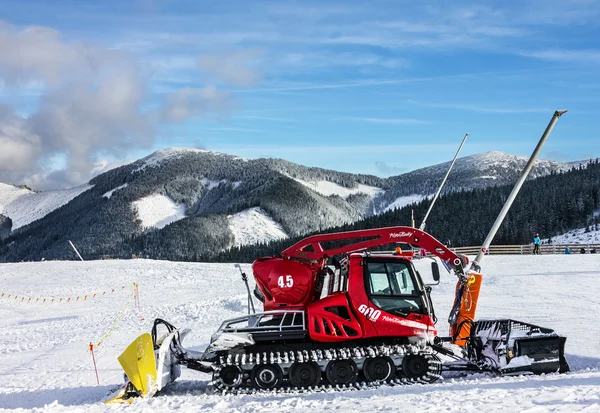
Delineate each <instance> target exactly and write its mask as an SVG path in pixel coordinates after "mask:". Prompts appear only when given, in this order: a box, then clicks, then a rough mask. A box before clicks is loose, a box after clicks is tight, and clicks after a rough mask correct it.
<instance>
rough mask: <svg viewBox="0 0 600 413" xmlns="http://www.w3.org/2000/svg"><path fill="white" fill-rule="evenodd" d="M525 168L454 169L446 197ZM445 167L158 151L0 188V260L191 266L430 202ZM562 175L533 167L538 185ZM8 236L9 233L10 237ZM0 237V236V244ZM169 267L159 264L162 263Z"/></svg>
mask: <svg viewBox="0 0 600 413" xmlns="http://www.w3.org/2000/svg"><path fill="white" fill-rule="evenodd" d="M526 161H527V159H526V158H524V157H517V156H513V155H507V154H503V153H500V152H489V153H486V154H480V155H474V156H469V157H465V158H461V159H459V160H458V161H457V162H456V165H455V167H454V170H453V172H452V174H451V176H450V179H449V181H448V183H447V188H446V190H447V191H452V190H459V189H472V188H480V187H485V186H489V185H495V184H504V183H509V182H511V181H514V180H515V179H516V177H517V176H518V175H519V173H520V171H521V169H522V168H523V166H524V164H525V162H526ZM448 166H449V163H444V164H440V165H434V166H431V167H428V168H423V169H419V170H417V171H413V172H410V173H407V174H403V175H399V176H394V177H390V178H378V177H376V176H370V175H358V174H350V173H343V172H337V171H332V170H326V169H322V168H309V167H305V166H302V165H297V164H294V163H292V162H288V161H285V160H281V159H243V158H239V157H236V156H231V155H227V154H223V153H217V152H210V151H205V150H199V149H187V148H183V149H176V148H172V149H165V150H160V151H157V152H155V153H153V154H151V155H149V156H147V157H145V158H142V159H140V160H138V161H136V162H133V163H131V164H128V165H124V166H121V167H119V168H116V169H113V170H111V171H108V172H106V173H104V174H102V175H99V176H97V177H95V178H94V179H92V180H91V181H90V182H89V183H88V184H85V185H82V186H79V187H77V188H71V189H65V190H57V191H48V192H39V193H35V192H32V191H29V190H27V189H23V188H17V187H14V186H10V185H5V184H0V214H1V215H3V216H5V217H8V218H9V219H10V220H7V219H6V218H4V219H3V221H0V237H1V236H4V237H6V235H7V234H9V233H10V238H8V239H6V242H5V243H4V244H5V245H2V244H0V260H11V261H13V260H15V261H21V260H29V259H34V260H37V259H41V258H46V259H50V258H63V259H64V258H75V257H74V256H73V255H72V252H71V251H70V249H69V248H68V245H67V240H72V241H73V242H75V244H76V245H77V246H78V247H79V249H80V251H81V252H82V254H83V255H84V256H86V257H89V258H98V257H102V256H111V257H115V256H116V257H128V256H131V255H132V254H135V255H142V256H151V257H157V258H160V257H170V258H173V257H181V258H186V259H189V258H190V257H198V256H206V255H207V254H208V255H210V254H211V253H215V254H216V253H218V252H220V251H222V250H224V249H228V248H230V247H233V246H240V245H246V244H253V243H260V242H267V241H269V240H273V239H278V238H282V237H287V236H297V235H302V234H305V233H309V232H313V231H319V230H323V229H326V228H330V227H333V226H338V225H342V224H346V223H352V222H355V221H357V220H360V219H363V218H365V217H369V216H370V215H373V214H379V213H382V212H385V211H387V210H390V209H395V208H400V207H402V206H404V205H407V204H410V203H413V202H417V201H420V200H422V199H423V198H424V197H426V196H429V195H431V194H433V193H434V192H435V190H436V189H437V186H438V185H439V183H440V182H441V179H442V178H443V176H444V174H445V173H446V170H447V168H448ZM569 167H570V164H566V163H560V162H551V161H539V162H538V163H537V164H536V166H535V168H534V171H533V173H532V175H533V176H534V177H535V176H542V175H546V174H549V173H551V172H553V171H563V170H566V169H568V168H569ZM11 224H12V225H11ZM2 234H3V235H2ZM166 252H168V255H162V254H166Z"/></svg>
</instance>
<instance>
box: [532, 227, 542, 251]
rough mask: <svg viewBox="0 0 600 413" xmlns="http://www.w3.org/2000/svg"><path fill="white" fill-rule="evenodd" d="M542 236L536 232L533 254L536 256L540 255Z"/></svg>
mask: <svg viewBox="0 0 600 413" xmlns="http://www.w3.org/2000/svg"><path fill="white" fill-rule="evenodd" d="M540 242H541V240H540V234H538V233H537V232H536V234H535V237H533V253H534V254H538V255H539V253H540Z"/></svg>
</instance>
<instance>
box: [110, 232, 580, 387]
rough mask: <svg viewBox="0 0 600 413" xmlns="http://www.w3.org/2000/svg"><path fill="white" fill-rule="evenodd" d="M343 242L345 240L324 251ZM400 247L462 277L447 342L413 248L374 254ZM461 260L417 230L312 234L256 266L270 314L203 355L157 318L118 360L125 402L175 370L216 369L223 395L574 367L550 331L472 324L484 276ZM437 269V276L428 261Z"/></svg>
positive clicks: (218, 337)
mask: <svg viewBox="0 0 600 413" xmlns="http://www.w3.org/2000/svg"><path fill="white" fill-rule="evenodd" d="M337 242H345V243H346V244H345V245H343V246H333V247H330V248H328V247H326V246H325V245H324V244H326V243H337ZM397 243H400V244H402V245H404V246H405V247H406V246H412V247H416V248H419V249H424V250H425V251H427V252H428V253H429V254H431V255H433V256H436V257H438V258H439V259H440V260H442V262H443V263H444V264H445V266H446V267H447V268H450V269H451V271H453V272H454V273H455V274H456V275H457V276H458V283H457V289H456V299H455V306H454V307H455V309H456V312H455V315H451V320H449V321H450V334H451V335H450V336H448V337H440V336H439V335H438V332H437V330H436V328H435V322H436V316H435V312H434V308H433V304H432V301H431V297H430V292H431V286H429V285H426V284H425V283H424V281H423V279H422V278H421V275H420V273H419V271H417V270H416V268H415V265H414V262H413V260H414V259H415V257H414V252H413V250H412V249H407V250H405V251H402V250H400V249H399V248H397V249H396V250H395V251H393V252H376V251H370V250H369V249H370V248H373V247H375V246H380V245H387V244H397ZM466 264H467V259H466V257H464V256H460V255H458V254H456V253H454V252H452V251H451V250H449V249H448V248H446V247H445V246H444V245H443V244H441V243H440V242H439V241H437V240H436V239H435V238H433V237H432V236H431V235H429V234H427V233H426V232H423V231H420V230H418V229H416V228H412V227H390V228H379V229H370V230H363V231H352V232H340V233H333V234H322V235H315V236H312V237H309V238H306V239H304V240H302V241H300V242H298V243H296V244H295V245H293V246H291V247H290V248H288V249H286V250H285V251H283V252H282V253H281V256H278V257H267V258H259V259H257V260H256V261H255V262H254V263H253V264H252V269H253V272H254V278H255V281H256V289H255V291H254V294H255V296H256V297H257V298H259V300H260V301H262V302H263V306H264V311H263V312H258V313H254V312H250V314H248V315H246V316H243V317H238V318H234V319H230V320H226V321H224V322H223V324H222V325H221V327H220V328H219V329H218V331H217V332H216V333H215V334H214V335H213V337H212V339H211V343H210V344H209V346H208V348H207V349H206V350H205V351H204V352H203V353H196V352H193V351H189V350H186V349H185V348H184V347H183V346H182V340H183V337H184V336H185V334H186V333H187V330H184V331H180V330H178V329H176V328H175V327H173V326H172V325H171V324H169V323H168V322H166V321H164V320H160V319H157V320H155V323H154V327H153V329H152V334H151V335H148V334H145V335H143V336H140V338H138V340H136V341H134V342H133V343H132V345H131V346H130V348H129V349H128V350H126V352H125V353H123V355H122V356H121V357H120V359H119V361H121V364H122V365H123V367H124V369H125V371H126V373H127V376H128V377H129V383H128V385H127V387H126V389H125V391H124V392H122V394H121V395H120V396H119V397H120V399H126V398H128V397H130V396H132V395H144V396H149V395H152V394H154V393H155V392H156V391H158V390H160V389H162V388H164V387H165V386H166V385H168V384H169V383H171V382H172V381H174V380H175V379H176V378H177V377H178V376H179V366H180V365H184V366H186V367H188V368H191V369H194V370H198V371H202V372H205V373H210V374H212V375H213V380H212V383H213V385H214V386H215V387H216V388H218V389H221V390H226V391H235V390H237V389H244V390H245V391H251V389H278V388H282V387H283V388H286V387H291V388H302V387H310V388H315V387H318V386H322V385H332V386H347V385H358V384H360V385H363V383H378V382H386V381H395V382H398V381H399V382H406V383H411V382H421V383H428V382H433V381H435V380H437V379H438V378H439V377H440V376H441V374H442V371H443V370H472V371H497V372H501V373H515V372H528V373H552V372H564V371H568V365H567V363H566V360H565V358H564V343H565V338H564V337H561V336H559V335H558V334H556V333H555V332H554V331H553V330H551V329H546V328H543V327H538V326H535V325H532V324H527V323H523V322H518V321H514V320H507V319H502V320H485V321H473V318H474V313H475V308H476V305H477V298H478V293H479V285H480V282H481V275H480V274H479V273H474V272H466V273H465V271H464V266H465V265H466ZM431 267H432V279H434V280H436V281H439V270H438V266H437V262H436V261H435V260H433V259H432V266H431ZM244 278H245V275H244ZM248 292H250V289H248ZM249 300H251V297H250V296H249ZM453 313H454V311H453ZM161 327H162V328H164V329H165V331H164V333H165V334H164V335H163V336H162V337H161V334H160V333H161V332H160V331H159V329H161ZM140 348H141V349H142V350H141V353H142V355H143V357H140ZM128 352H129V353H128ZM442 359H444V360H445V362H442ZM357 383H358V384H357Z"/></svg>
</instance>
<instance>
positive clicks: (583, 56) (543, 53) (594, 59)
mask: <svg viewBox="0 0 600 413" xmlns="http://www.w3.org/2000/svg"><path fill="white" fill-rule="evenodd" d="M520 54H521V55H523V56H528V57H533V58H536V59H543V60H553V61H556V62H567V63H574V62H577V63H593V64H600V50H598V49H587V50H568V49H547V50H537V51H529V52H527V51H523V52H521V53H520Z"/></svg>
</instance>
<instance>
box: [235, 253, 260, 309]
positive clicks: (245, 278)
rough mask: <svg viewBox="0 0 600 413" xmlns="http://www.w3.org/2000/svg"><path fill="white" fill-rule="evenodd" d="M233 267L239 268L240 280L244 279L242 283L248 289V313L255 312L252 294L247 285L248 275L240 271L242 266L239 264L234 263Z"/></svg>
mask: <svg viewBox="0 0 600 413" xmlns="http://www.w3.org/2000/svg"><path fill="white" fill-rule="evenodd" d="M235 268H237V269H238V270H240V274H241V275H242V280H243V281H244V284H246V291H248V314H254V313H256V310H255V309H254V301H252V294H250V287H249V286H248V276H247V275H246V273H245V272H243V271H242V266H241V265H240V264H235ZM250 309H252V312H250Z"/></svg>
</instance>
